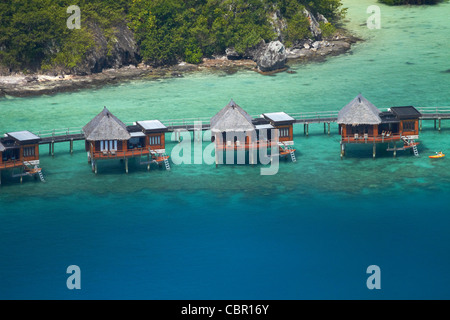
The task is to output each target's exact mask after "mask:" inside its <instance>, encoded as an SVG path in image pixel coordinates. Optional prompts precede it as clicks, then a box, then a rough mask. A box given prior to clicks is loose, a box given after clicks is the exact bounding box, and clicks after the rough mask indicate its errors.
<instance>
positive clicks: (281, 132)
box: [278, 128, 289, 138]
mask: <svg viewBox="0 0 450 320" xmlns="http://www.w3.org/2000/svg"><path fill="white" fill-rule="evenodd" d="M278 132H279V137H280V138H287V137H289V128H280V129H278Z"/></svg>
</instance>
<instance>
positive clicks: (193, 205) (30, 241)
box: [0, 0, 450, 299]
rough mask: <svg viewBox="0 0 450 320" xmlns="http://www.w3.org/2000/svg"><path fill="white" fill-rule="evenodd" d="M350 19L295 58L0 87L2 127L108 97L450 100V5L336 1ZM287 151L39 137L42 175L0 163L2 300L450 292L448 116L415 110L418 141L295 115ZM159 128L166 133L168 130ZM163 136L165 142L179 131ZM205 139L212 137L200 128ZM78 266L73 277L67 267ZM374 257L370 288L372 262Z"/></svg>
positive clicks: (284, 105)
mask: <svg viewBox="0 0 450 320" xmlns="http://www.w3.org/2000/svg"><path fill="white" fill-rule="evenodd" d="M344 3H345V5H346V6H348V7H349V11H348V15H347V21H346V25H347V27H348V28H349V29H351V30H354V32H355V33H356V34H357V35H358V36H360V37H362V38H364V39H365V40H366V41H364V42H361V43H358V44H357V45H355V46H354V47H353V48H352V50H351V52H350V53H348V54H345V55H342V56H338V57H333V58H329V59H327V61H326V62H324V63H312V64H307V65H303V64H293V65H292V70H294V71H296V73H295V74H288V73H280V74H277V75H275V76H261V75H259V74H257V73H254V72H250V71H242V72H238V73H236V74H233V75H226V74H223V73H220V72H218V73H209V72H204V73H195V74H189V75H186V76H185V77H184V78H177V79H164V80H158V81H155V80H148V81H131V82H126V83H122V84H120V85H114V86H107V87H103V88H99V89H90V90H83V91H79V92H74V93H64V94H58V95H53V96H40V97H35V98H5V99H2V100H0V110H1V116H0V127H1V128H2V132H7V131H12V130H23V129H28V130H44V129H53V128H62V127H81V126H83V125H84V124H85V123H87V122H88V121H89V120H90V119H91V118H92V117H93V116H94V115H95V114H97V113H98V112H100V110H101V108H102V107H103V106H108V107H109V108H110V110H111V111H112V112H113V113H114V114H116V115H117V116H118V117H119V118H121V119H122V120H123V121H127V122H128V121H136V120H144V119H154V118H158V119H168V118H190V117H197V116H200V117H209V116H212V115H214V114H215V113H216V112H217V111H218V110H219V109H220V108H222V107H223V106H224V105H225V104H227V103H228V101H229V99H230V98H233V99H234V100H235V101H236V102H237V103H238V104H239V105H241V106H242V107H243V108H244V109H246V110H247V111H248V112H249V113H250V114H253V115H256V114H259V113H262V112H270V111H281V110H283V111H286V112H302V111H316V110H317V111H322V110H338V109H340V108H341V107H343V106H344V105H345V104H346V103H348V102H349V101H350V100H351V99H353V98H354V97H355V96H356V95H357V94H358V93H362V94H363V95H364V96H366V97H367V98H368V99H369V100H370V101H372V102H373V103H374V104H376V105H377V106H379V107H380V108H384V107H389V106H393V105H415V106H419V107H427V106H445V105H448V104H449V103H450V92H449V90H448V87H449V83H450V73H448V72H445V71H446V70H448V69H450V42H449V41H448V34H449V29H450V23H449V22H448V16H449V14H450V4H449V3H446V4H442V5H439V6H435V7H405V8H390V7H386V6H383V5H379V4H378V5H379V6H380V8H381V19H382V20H381V23H382V25H381V26H382V28H381V29H380V30H369V29H367V28H366V27H365V26H364V24H365V21H366V19H367V17H368V16H369V14H367V13H366V8H367V7H368V6H369V5H371V4H376V2H375V1H367V0H364V1H356V0H346V1H344ZM294 132H295V137H294V139H295V143H296V146H297V153H296V154H297V159H298V161H297V163H291V162H284V161H282V162H281V163H280V169H279V172H278V173H277V174H276V175H273V176H261V175H260V169H261V166H255V167H251V166H242V165H241V166H239V165H234V166H231V165H230V166H225V165H223V166H220V167H219V168H218V169H216V168H215V166H214V165H207V164H202V165H194V164H183V165H174V164H172V170H171V171H170V172H166V171H165V170H163V169H160V168H158V167H152V168H151V171H150V172H147V170H146V168H145V167H143V166H140V165H139V164H138V163H134V162H133V161H132V162H131V163H130V173H129V174H128V175H126V174H125V173H124V166H123V164H122V163H120V162H119V161H109V162H102V163H100V165H99V174H98V175H96V176H95V175H94V174H92V172H91V170H90V167H89V165H88V164H87V161H86V160H87V159H86V154H85V152H84V148H83V142H76V143H75V152H74V154H73V155H70V154H69V153H68V148H69V146H68V144H59V145H58V144H57V145H56V150H55V151H56V154H55V157H54V158H52V157H51V156H48V149H47V147H46V146H43V147H41V164H42V167H43V168H44V173H45V176H46V179H47V183H45V184H43V183H41V182H39V181H35V180H34V179H32V178H29V179H28V178H27V179H24V183H23V184H22V185H21V184H19V183H18V181H17V179H13V178H11V177H10V176H9V173H7V172H4V173H2V183H3V185H2V186H1V189H0V204H1V206H0V240H1V243H2V246H1V248H0V298H2V299H16V298H21V299H55V298H57V299H98V298H106V299H122V298H123V299H330V298H331V299H448V298H450V290H449V286H450V276H449V272H448V271H449V270H450V256H449V252H450V235H449V232H448V231H449V228H450V215H449V213H450V210H449V209H450V204H449V202H448V198H449V191H448V190H449V188H450V170H449V169H448V168H449V164H448V160H446V159H443V160H441V161H430V159H428V157H427V156H428V155H429V154H432V153H434V152H435V151H439V150H443V151H444V152H447V153H450V123H447V122H445V121H444V122H443V130H442V132H441V133H439V132H437V131H435V130H434V129H433V123H432V122H424V130H423V131H422V133H421V139H420V140H421V142H422V144H421V145H420V147H419V152H420V153H421V157H419V158H416V157H414V156H412V155H411V154H410V153H409V152H404V153H400V152H399V154H398V156H397V158H393V157H392V154H391V153H388V152H386V151H384V150H383V149H382V148H381V147H379V148H378V151H377V158H376V159H375V160H372V150H371V147H370V146H369V147H368V148H365V147H364V146H358V147H349V148H348V149H347V157H346V158H345V159H344V160H342V161H341V160H340V157H339V136H338V135H337V128H336V126H335V125H333V126H332V131H331V135H330V136H327V135H324V134H323V127H322V126H321V125H311V126H310V136H309V137H305V136H304V135H303V128H302V126H295V127H294ZM166 139H167V140H170V135H169V134H167V136H166ZM175 145H176V144H175V142H169V143H168V144H167V149H168V151H169V152H170V150H171V149H172V148H173V147H175ZM204 146H205V147H206V142H205V144H204ZM73 264H74V265H78V266H79V267H80V269H81V290H68V289H67V287H66V279H67V277H68V276H69V275H68V274H66V268H67V267H68V266H69V265H73ZM373 264H375V265H378V266H379V267H380V269H381V290H369V289H367V287H366V280H367V277H368V276H369V275H368V274H366V269H367V267H368V266H369V265H373Z"/></svg>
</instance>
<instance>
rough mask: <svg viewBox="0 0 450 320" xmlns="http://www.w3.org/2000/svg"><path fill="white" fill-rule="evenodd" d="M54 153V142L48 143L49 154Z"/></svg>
mask: <svg viewBox="0 0 450 320" xmlns="http://www.w3.org/2000/svg"><path fill="white" fill-rule="evenodd" d="M51 154H52V144H51V143H49V144H48V155H49V156H50V155H51Z"/></svg>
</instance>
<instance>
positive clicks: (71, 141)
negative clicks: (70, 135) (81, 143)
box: [70, 139, 73, 155]
mask: <svg viewBox="0 0 450 320" xmlns="http://www.w3.org/2000/svg"><path fill="white" fill-rule="evenodd" d="M70 154H71V155H72V154H73V139H70Z"/></svg>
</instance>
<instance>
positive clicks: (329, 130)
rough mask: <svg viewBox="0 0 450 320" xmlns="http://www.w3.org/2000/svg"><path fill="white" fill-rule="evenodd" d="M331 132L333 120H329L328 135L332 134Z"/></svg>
mask: <svg viewBox="0 0 450 320" xmlns="http://www.w3.org/2000/svg"><path fill="white" fill-rule="evenodd" d="M330 132H331V122H328V135H330Z"/></svg>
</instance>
